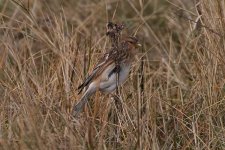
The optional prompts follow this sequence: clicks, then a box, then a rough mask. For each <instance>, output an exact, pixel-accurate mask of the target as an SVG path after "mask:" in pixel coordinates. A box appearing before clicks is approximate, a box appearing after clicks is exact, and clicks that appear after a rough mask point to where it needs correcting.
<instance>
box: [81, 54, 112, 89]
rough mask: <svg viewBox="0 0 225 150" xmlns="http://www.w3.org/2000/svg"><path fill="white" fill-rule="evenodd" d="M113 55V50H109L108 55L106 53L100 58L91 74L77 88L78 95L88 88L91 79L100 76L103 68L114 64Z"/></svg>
mask: <svg viewBox="0 0 225 150" xmlns="http://www.w3.org/2000/svg"><path fill="white" fill-rule="evenodd" d="M113 54H115V53H114V51H113V50H111V51H109V52H108V53H106V54H105V55H104V56H103V57H102V58H100V60H99V62H98V64H97V66H96V67H95V68H94V69H93V71H92V72H91V74H90V75H89V76H88V77H87V78H86V79H85V80H84V82H83V83H82V84H81V85H80V86H79V87H78V90H79V92H78V93H81V91H82V90H83V89H84V87H86V86H88V85H89V84H90V82H91V81H92V80H93V79H95V78H97V77H98V76H99V75H101V73H102V72H103V71H104V70H105V68H106V67H107V66H109V65H110V64H112V63H113V62H114V59H113Z"/></svg>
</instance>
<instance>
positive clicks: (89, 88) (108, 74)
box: [72, 36, 141, 116]
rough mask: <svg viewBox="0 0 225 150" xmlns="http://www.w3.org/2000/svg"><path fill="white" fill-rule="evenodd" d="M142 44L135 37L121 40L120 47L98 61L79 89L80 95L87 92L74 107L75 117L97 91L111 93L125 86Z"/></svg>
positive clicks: (114, 48)
mask: <svg viewBox="0 0 225 150" xmlns="http://www.w3.org/2000/svg"><path fill="white" fill-rule="evenodd" d="M140 46H141V44H140V43H139V41H138V39H137V38H136V37H134V36H127V37H125V38H123V39H121V42H120V43H119V44H118V47H112V48H111V49H110V50H109V51H108V52H106V53H105V54H104V55H103V56H102V57H101V58H100V59H99V61H98V63H97V65H96V66H95V68H94V69H93V71H92V72H91V73H90V74H89V76H88V77H87V78H86V79H85V80H84V81H83V83H82V84H81V85H80V86H79V87H78V90H79V92H78V94H80V93H81V92H82V91H83V90H84V89H85V92H84V94H83V96H82V97H81V98H80V100H79V102H78V103H77V104H76V105H74V107H73V110H72V112H73V116H77V114H79V113H80V112H81V110H82V108H83V107H84V105H85V104H86V103H87V102H88V99H89V97H90V96H91V95H93V94H94V93H95V92H96V91H100V92H103V93H111V92H113V91H114V90H115V89H116V88H117V87H118V86H120V85H121V84H123V83H124V82H125V80H126V79H127V77H128V76H129V72H130V69H131V66H132V63H133V61H134V60H135V55H136V54H137V53H138V47H140Z"/></svg>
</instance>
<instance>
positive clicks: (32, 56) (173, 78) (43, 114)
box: [0, 0, 225, 150]
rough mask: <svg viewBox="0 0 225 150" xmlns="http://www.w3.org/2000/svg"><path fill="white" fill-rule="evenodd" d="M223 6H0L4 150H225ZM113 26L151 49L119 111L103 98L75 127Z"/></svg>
mask: <svg viewBox="0 0 225 150" xmlns="http://www.w3.org/2000/svg"><path fill="white" fill-rule="evenodd" d="M17 2H18V3H17ZM224 8H225V2H224V1H223V0H201V1H200V2H198V1H197V0H196V1H195V3H194V1H186V0H180V1H176V0H167V1H166V0H149V1H148V0H139V1H138V0H120V1H119V0H76V1H74V0H68V1H60V0H48V1H44V0H43V1H40V0H26V1H25V0H24V1H23V2H21V3H20V2H19V1H12V0H1V1H0V11H1V24H0V27H1V28H0V35H1V36H0V39H1V42H0V45H1V48H0V56H1V57H0V67H1V70H0V97H1V104H0V149H165V150H168V149H221V150H222V149H225V129H224V128H225V109H224V107H225V99H224V95H225V90H224V83H225V80H224V79H225V60H224V58H223V57H224V55H225V47H224V44H225V41H224V35H225V9H224ZM112 18H113V19H112ZM108 20H113V21H118V22H123V23H125V24H126V26H127V28H128V29H127V30H128V31H127V32H128V33H129V34H133V33H135V32H137V36H138V37H139V39H140V41H141V42H142V44H143V48H142V49H141V50H140V55H139V59H138V61H137V62H136V63H135V64H134V67H133V70H132V72H131V76H130V78H129V79H128V81H127V82H126V83H125V84H124V85H123V86H122V87H121V89H120V94H119V97H120V99H121V105H119V106H120V107H117V105H116V104H117V102H115V101H114V100H113V99H112V98H111V97H112V96H111V95H104V94H101V93H97V94H96V95H95V96H93V97H92V98H91V100H90V102H89V105H88V107H86V108H85V110H84V112H83V113H82V114H81V116H80V117H79V119H77V120H75V121H74V120H72V119H71V114H70V110H71V108H72V106H73V104H74V103H76V102H77V100H78V99H79V98H80V95H78V94H77V91H76V88H77V86H78V84H79V83H81V82H82V79H83V78H84V77H85V76H86V74H87V73H88V72H89V71H90V70H91V69H92V68H93V67H94V64H95V63H96V61H97V56H99V55H100V54H101V53H103V52H105V51H106V49H107V47H108V46H109V44H108V40H107V38H106V36H105V31H106V28H105V25H106V23H107V21H108Z"/></svg>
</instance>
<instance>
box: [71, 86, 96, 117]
mask: <svg viewBox="0 0 225 150" xmlns="http://www.w3.org/2000/svg"><path fill="white" fill-rule="evenodd" d="M94 92H95V90H94V89H93V88H91V87H90V86H89V88H88V89H87V91H86V92H85V93H84V95H83V96H82V97H81V99H80V101H79V102H78V103H77V104H76V105H74V107H73V111H72V114H73V116H74V117H76V116H77V115H78V114H79V113H80V112H81V110H82V108H83V107H84V105H85V104H86V103H87V102H88V98H89V97H90V96H91V95H92V94H93V93H94Z"/></svg>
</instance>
